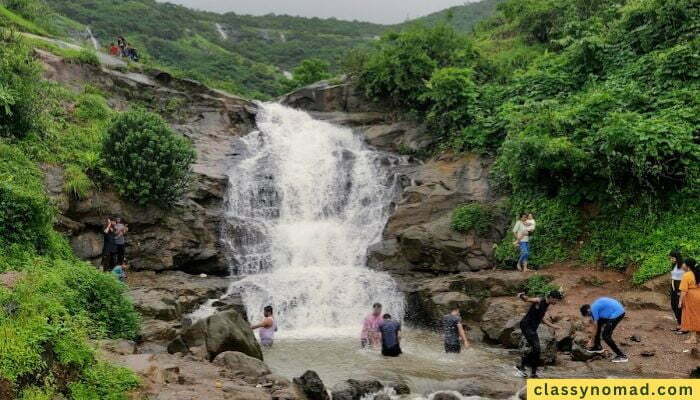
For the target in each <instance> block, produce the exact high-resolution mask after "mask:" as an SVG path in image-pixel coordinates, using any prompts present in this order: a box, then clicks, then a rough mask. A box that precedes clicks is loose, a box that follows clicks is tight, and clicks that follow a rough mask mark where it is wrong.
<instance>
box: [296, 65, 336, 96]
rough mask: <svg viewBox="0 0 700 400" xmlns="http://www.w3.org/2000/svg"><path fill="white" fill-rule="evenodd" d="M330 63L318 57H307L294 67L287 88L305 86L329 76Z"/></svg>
mask: <svg viewBox="0 0 700 400" xmlns="http://www.w3.org/2000/svg"><path fill="white" fill-rule="evenodd" d="M330 68H331V66H330V64H329V63H328V62H327V61H324V60H321V59H318V58H309V59H306V60H304V61H302V62H301V64H299V66H298V67H296V68H294V73H293V77H294V78H293V79H291V80H289V82H288V84H287V86H288V90H289V91H291V90H294V89H296V88H299V87H303V86H307V85H310V84H312V83H315V82H318V81H322V80H324V79H328V78H330V77H331V74H330Z"/></svg>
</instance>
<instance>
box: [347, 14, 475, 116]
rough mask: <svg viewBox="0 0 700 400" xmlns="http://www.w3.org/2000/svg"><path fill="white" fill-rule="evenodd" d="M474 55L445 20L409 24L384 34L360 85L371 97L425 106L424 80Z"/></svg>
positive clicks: (414, 105) (418, 106)
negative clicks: (441, 21)
mask: <svg viewBox="0 0 700 400" xmlns="http://www.w3.org/2000/svg"><path fill="white" fill-rule="evenodd" d="M474 58H476V53H475V51H474V50H473V48H472V46H471V44H470V43H469V42H468V41H467V39H466V37H465V36H463V35H460V34H459V33H457V32H456V31H455V30H454V29H453V28H451V27H449V26H447V25H445V24H438V25H436V26H434V27H430V28H425V27H420V26H417V27H410V28H408V29H407V30H405V31H402V32H399V33H389V34H387V35H385V36H384V38H383V40H381V41H380V42H379V44H378V47H377V48H376V49H375V50H374V51H373V52H371V53H370V54H369V57H368V59H367V60H366V63H365V64H364V68H363V70H362V71H361V72H360V74H359V77H358V78H359V85H360V87H361V88H362V89H363V90H364V92H365V94H366V95H367V96H368V97H370V98H371V99H375V100H390V101H392V102H393V103H394V104H395V105H397V106H400V107H405V108H408V109H409V110H423V109H424V108H425V101H424V96H425V93H426V91H427V87H426V85H425V82H427V81H428V80H429V79H430V78H431V77H432V75H433V73H434V72H435V70H436V69H439V68H445V67H450V66H456V65H460V64H463V63H465V62H466V61H469V60H472V59H474Z"/></svg>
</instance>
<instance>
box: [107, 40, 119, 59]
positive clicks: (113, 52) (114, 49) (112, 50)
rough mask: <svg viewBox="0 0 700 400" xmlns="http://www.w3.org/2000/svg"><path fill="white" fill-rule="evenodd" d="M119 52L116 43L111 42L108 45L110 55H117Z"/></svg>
mask: <svg viewBox="0 0 700 400" xmlns="http://www.w3.org/2000/svg"><path fill="white" fill-rule="evenodd" d="M119 52H120V50H119V47H117V45H116V44H114V43H111V44H110V45H109V55H110V56H112V57H119Z"/></svg>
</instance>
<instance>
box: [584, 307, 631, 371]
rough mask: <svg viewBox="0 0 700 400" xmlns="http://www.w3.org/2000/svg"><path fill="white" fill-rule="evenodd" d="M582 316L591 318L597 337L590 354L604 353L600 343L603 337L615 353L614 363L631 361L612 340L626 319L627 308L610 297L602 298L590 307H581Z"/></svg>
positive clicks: (594, 339)
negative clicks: (618, 327) (614, 333)
mask: <svg viewBox="0 0 700 400" xmlns="http://www.w3.org/2000/svg"><path fill="white" fill-rule="evenodd" d="M581 315H583V316H584V317H590V318H591V320H592V322H593V325H594V328H595V336H594V337H593V340H592V342H593V348H591V349H589V350H588V351H589V352H591V353H597V354H600V353H602V352H603V346H601V343H600V338H601V336H602V337H603V340H604V341H605V343H607V344H608V346H610V348H611V349H612V351H614V352H615V358H613V360H612V361H613V362H614V363H626V362H628V361H629V358H628V357H627V355H625V353H623V352H622V350H620V348H619V347H618V346H617V344H616V343H615V341H614V340H613V338H612V335H613V332H614V331H615V328H617V326H618V325H619V324H620V322H622V320H623V319H624V318H625V307H623V306H622V304H621V303H620V302H619V301H617V300H615V299H611V298H609V297H601V298H599V299H598V300H596V301H594V302H593V303H591V304H590V305H588V304H585V305H583V306H581Z"/></svg>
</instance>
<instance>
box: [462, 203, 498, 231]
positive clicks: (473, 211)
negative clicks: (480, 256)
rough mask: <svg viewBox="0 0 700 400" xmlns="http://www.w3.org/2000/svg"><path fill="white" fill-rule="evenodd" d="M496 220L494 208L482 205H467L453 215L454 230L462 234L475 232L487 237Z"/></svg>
mask: <svg viewBox="0 0 700 400" xmlns="http://www.w3.org/2000/svg"><path fill="white" fill-rule="evenodd" d="M494 220H495V213H494V211H493V209H492V207H490V206H487V205H484V204H480V203H471V204H465V205H462V206H460V207H458V208H457V209H455V211H454V212H453V213H452V229H454V230H456V231H458V232H462V233H467V232H469V231H472V230H473V231H474V232H476V233H477V234H478V235H485V234H487V233H489V231H490V230H491V228H492V227H493V224H494Z"/></svg>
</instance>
